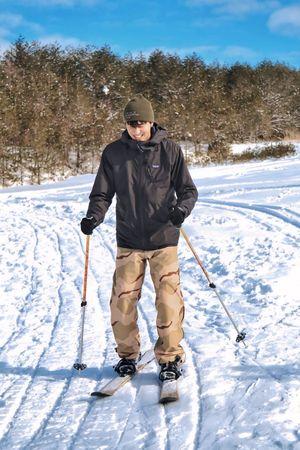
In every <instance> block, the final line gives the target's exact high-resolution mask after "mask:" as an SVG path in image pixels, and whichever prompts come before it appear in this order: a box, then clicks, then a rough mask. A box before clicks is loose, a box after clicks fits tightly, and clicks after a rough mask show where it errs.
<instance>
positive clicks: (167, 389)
mask: <svg viewBox="0 0 300 450" xmlns="http://www.w3.org/2000/svg"><path fill="white" fill-rule="evenodd" d="M177 400H179V393H178V383H177V380H165V381H163V382H162V384H161V389H160V398H159V403H170V402H176V401H177Z"/></svg>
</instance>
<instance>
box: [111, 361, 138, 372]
mask: <svg viewBox="0 0 300 450" xmlns="http://www.w3.org/2000/svg"><path fill="white" fill-rule="evenodd" d="M136 363H137V360H135V359H128V358H121V359H120V361H119V362H118V364H117V365H116V366H114V369H115V371H116V372H117V373H118V374H119V376H120V377H126V375H130V376H132V375H134V374H135V372H136Z"/></svg>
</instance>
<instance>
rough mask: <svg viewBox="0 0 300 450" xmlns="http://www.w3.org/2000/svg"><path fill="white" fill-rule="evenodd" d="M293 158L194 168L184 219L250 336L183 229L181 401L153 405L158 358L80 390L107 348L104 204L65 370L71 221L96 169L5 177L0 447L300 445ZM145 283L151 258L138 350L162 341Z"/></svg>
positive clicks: (81, 245) (77, 289)
mask: <svg viewBox="0 0 300 450" xmlns="http://www.w3.org/2000/svg"><path fill="white" fill-rule="evenodd" d="M299 162H300V158H299V157H298V158H296V159H295V158H291V159H290V160H289V159H288V158H286V159H285V160H284V161H281V162H280V161H271V162H269V161H266V162H264V163H260V164H252V165H249V166H248V167H247V169H246V165H240V166H234V169H232V168H231V167H228V166H227V167H216V168H214V171H215V172H213V171H212V169H207V170H205V169H194V172H193V174H194V178H195V179H196V182H197V184H198V178H199V184H198V187H199V194H200V195H199V201H198V203H197V205H196V207H195V210H194V212H193V214H192V216H191V217H190V218H189V219H188V220H187V223H186V225H185V229H186V231H187V232H188V234H189V235H190V237H191V241H192V243H193V244H194V246H195V248H196V250H197V252H198V253H199V256H200V258H201V259H202V260H203V262H204V265H205V267H206V268H207V269H208V271H209V273H210V274H211V277H212V279H213V281H214V282H215V283H216V285H217V287H218V291H219V292H220V294H221V295H222V298H224V300H225V303H226V305H227V306H228V308H229V310H230V312H231V313H232V315H233V317H234V318H235V320H236V321H237V322H238V325H239V327H240V328H241V329H242V328H245V329H246V331H247V338H248V340H247V348H246V349H245V348H243V346H242V344H240V346H237V344H235V331H234V330H233V328H232V325H231V323H230V322H229V320H228V318H227V316H226V315H225V313H224V311H223V310H222V307H221V306H220V305H219V303H218V299H217V298H215V297H214V293H213V292H212V291H211V289H209V287H208V286H207V282H206V280H205V279H204V277H203V275H202V273H201V270H200V268H199V267H198V265H197V264H196V262H195V260H194V258H193V255H192V254H191V252H190V251H189V249H188V248H187V246H186V243H185V242H184V241H183V240H182V239H181V241H180V245H179V257H180V262H181V265H180V266H181V279H182V288H183V293H184V298H185V304H186V319H185V340H184V344H183V345H184V348H185V351H186V364H185V369H184V370H185V371H184V377H183V378H182V379H181V380H180V394H181V398H180V401H179V402H178V403H174V404H170V405H166V406H162V405H159V404H158V398H159V386H158V383H157V366H156V363H155V362H152V363H151V364H150V365H149V366H148V367H147V368H145V369H144V370H143V371H142V372H141V373H140V374H138V375H137V376H136V377H135V378H134V379H133V380H132V382H131V383H128V384H127V385H126V386H124V388H123V389H122V390H120V391H119V392H117V393H116V394H115V395H114V396H113V397H111V398H105V399H94V398H92V397H90V393H91V392H92V391H93V390H95V389H97V388H99V386H100V385H101V384H102V383H104V382H105V380H106V379H107V378H109V377H110V376H111V374H112V373H113V369H112V365H113V364H114V363H115V362H116V361H117V355H116V353H115V350H114V342H113V336H112V331H111V329H110V312H109V297H110V290H111V283H112V275H113V271H114V259H115V252H116V243H115V220H114V208H113V207H112V208H111V210H110V211H109V212H108V214H107V217H106V220H105V223H104V224H102V225H101V226H100V227H99V229H97V230H96V231H95V232H94V235H93V238H92V240H91V250H90V266H89V275H88V292H87V300H88V306H87V313H86V328H85V335H84V343H85V345H84V354H83V360H84V361H83V362H85V363H86V364H87V365H88V368H87V369H86V370H85V371H83V372H80V373H79V372H77V371H75V370H74V369H72V366H73V363H74V362H75V361H76V360H77V357H78V352H79V342H78V341H79V339H78V337H79V332H80V326H81V315H80V314H81V308H80V303H81V292H82V275H83V265H84V251H85V237H84V236H83V235H82V234H81V233H80V232H79V221H80V218H81V217H82V216H83V215H84V213H85V210H86V207H87V201H88V193H89V191H90V189H91V183H92V179H93V177H88V178H87V181H86V182H85V181H83V182H82V181H81V178H80V177H78V184H76V183H77V179H74V180H72V181H71V182H69V181H68V182H66V183H65V185H64V183H61V184H58V185H57V186H56V185H55V184H53V185H49V186H45V187H43V186H40V187H37V188H35V187H31V188H28V187H25V188H20V189H12V190H11V192H10V190H9V189H8V190H4V191H2V192H1V193H0V201H1V204H2V211H3V219H4V221H5V227H2V231H1V232H0V244H1V246H0V257H1V261H3V263H1V268H0V275H1V280H2V283H1V284H2V286H1V294H2V295H1V298H2V301H1V305H0V307H1V313H2V314H1V315H0V320H1V323H0V326H1V329H2V330H3V334H1V340H0V380H1V385H0V449H7V448H11V449H25V448H26V449H27V448H28V449H41V448H43V449H70V450H71V449H76V450H77V449H137V448H147V449H153V450H154V449H155V450H156V449H164V450H173V449H176V450H177V449H180V450H185V449H187V450H190V449H195V450H196V449H204V450H211V449H212V450H218V449H221V450H223V449H224V450H225V449H226V450H227V449H228V450H231V449H233V448H241V449H249V450H250V449H251V450H252V449H254V448H255V449H259V450H260V449H262V450H265V449H273V448H274V449H276V448H282V449H287V450H290V449H297V448H300V431H299V417H300V411H299V401H300V399H299V384H300V383H299V374H300V368H299V358H298V354H299V349H298V348H297V342H298V341H299V328H298V327H297V319H298V322H299V315H300V308H299V306H298V302H297V300H298V299H297V295H299V294H298V291H299V289H298V291H297V289H296V288H295V285H296V283H297V282H298V278H299V272H298V273H297V267H298V268H299V226H300V220H299V218H300V210H299V206H300V205H299V187H300V184H299V182H298V183H297V180H296V177H295V170H296V169H295V167H296V166H297V165H298V166H299ZM233 172H234V173H233ZM279 172H280V182H279V183H278V179H279V178H278V173H279ZM206 174H207V178H206ZM275 175H276V176H275ZM264 176H266V180H267V181H265V182H264V181H263V180H264ZM85 179H86V178H85V177H82V180H85ZM205 181H206V183H205ZM298 181H299V180H298ZM4 230H5V231H4ZM7 233H8V238H7ZM297 263H298V266H297ZM154 297H155V296H154V290H153V286H152V281H151V278H150V274H149V271H147V274H146V278H145V282H144V286H143V291H142V298H141V300H140V302H139V325H140V331H141V338H142V349H143V350H147V349H148V348H151V346H153V345H154V343H155V340H156V330H155V311H154V309H155V308H154Z"/></svg>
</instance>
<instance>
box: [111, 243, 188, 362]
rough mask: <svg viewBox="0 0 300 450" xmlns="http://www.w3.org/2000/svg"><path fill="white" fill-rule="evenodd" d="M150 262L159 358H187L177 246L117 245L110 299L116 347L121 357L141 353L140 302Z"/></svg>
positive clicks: (158, 359)
mask: <svg viewBox="0 0 300 450" xmlns="http://www.w3.org/2000/svg"><path fill="white" fill-rule="evenodd" d="M147 262H148V263H149V266H150V274H151V278H152V281H153V284H154V288H155V293H156V301H155V306H156V310H157V319H156V327H157V333H158V339H157V342H156V344H155V348H154V350H155V356H156V359H157V361H158V362H159V363H164V362H168V361H174V359H175V358H176V356H179V357H180V358H181V359H182V361H184V350H183V348H182V347H181V345H180V344H179V343H180V341H181V339H182V338H183V329H182V322H183V318H184V304H183V298H182V292H181V290H180V280H179V267H178V257H177V247H166V248H163V249H159V250H151V251H143V250H133V249H127V248H121V247H118V249H117V258H116V270H115V273H114V277H113V288H112V295H111V301H110V307H111V325H112V329H113V333H114V337H115V340H116V344H117V347H116V351H117V353H118V355H119V356H120V358H137V357H138V355H139V353H140V335H139V329H138V325H137V318H138V313H137V303H138V300H139V299H140V297H141V290H142V285H143V281H144V276H145V269H146V264H147Z"/></svg>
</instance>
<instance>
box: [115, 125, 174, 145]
mask: <svg viewBox="0 0 300 450" xmlns="http://www.w3.org/2000/svg"><path fill="white" fill-rule="evenodd" d="M167 136H168V132H167V130H166V129H165V128H163V127H161V126H160V125H157V123H154V124H153V127H152V129H151V138H150V139H149V141H145V142H140V141H135V140H134V139H131V137H130V136H129V134H128V132H127V130H125V131H123V133H122V137H121V141H122V142H125V143H126V144H127V145H128V146H130V147H136V146H138V147H139V148H141V149H142V150H154V148H155V146H156V145H157V144H160V142H161V141H162V140H163V139H166V138H167Z"/></svg>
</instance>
